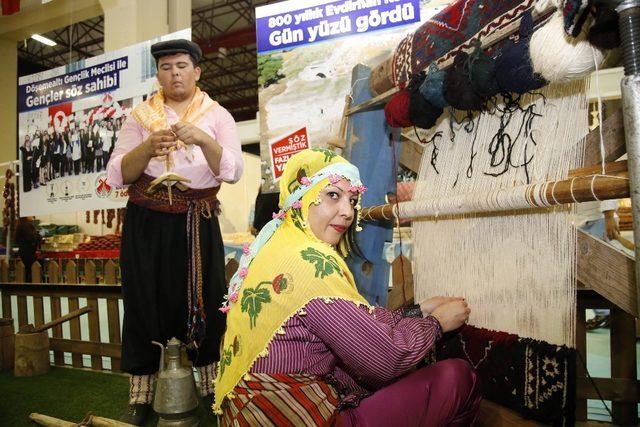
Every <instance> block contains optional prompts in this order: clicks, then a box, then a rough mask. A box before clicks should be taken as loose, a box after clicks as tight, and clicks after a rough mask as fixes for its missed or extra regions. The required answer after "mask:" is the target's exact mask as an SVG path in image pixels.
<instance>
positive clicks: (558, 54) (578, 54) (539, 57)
mask: <svg viewBox="0 0 640 427" xmlns="http://www.w3.org/2000/svg"><path fill="white" fill-rule="evenodd" d="M587 27H588V25H586V24H585V25H584V26H583V30H582V32H581V33H580V35H579V36H578V37H576V38H572V37H569V36H568V35H567V34H566V33H565V31H564V23H563V18H562V13H561V12H559V11H557V12H555V13H554V14H553V16H552V17H551V19H549V21H548V22H547V23H546V24H545V25H544V26H542V27H541V28H540V29H538V30H536V31H535V32H534V33H533V35H532V36H531V43H530V45H529V55H530V57H531V63H532V64H533V70H534V71H535V72H536V73H539V74H541V75H542V77H544V78H545V79H547V80H548V81H549V82H550V83H564V82H568V81H570V80H575V79H579V78H582V77H585V76H587V75H589V74H590V73H591V72H592V71H594V70H595V63H594V62H597V63H598V64H602V61H603V60H604V57H605V54H604V52H602V51H601V50H600V49H593V51H592V49H591V44H589V42H588V41H587V37H586V36H587ZM594 59H595V61H594Z"/></svg>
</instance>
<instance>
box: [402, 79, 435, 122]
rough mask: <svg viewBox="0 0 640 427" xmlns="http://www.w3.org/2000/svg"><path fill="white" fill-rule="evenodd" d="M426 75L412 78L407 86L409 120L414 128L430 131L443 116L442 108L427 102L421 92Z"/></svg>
mask: <svg viewBox="0 0 640 427" xmlns="http://www.w3.org/2000/svg"><path fill="white" fill-rule="evenodd" d="M425 80H426V75H425V74H424V73H420V74H418V75H415V76H413V77H412V79H411V81H410V82H409V84H408V85H407V91H408V92H409V94H410V96H409V120H411V123H412V124H413V125H414V126H417V127H420V128H423V129H429V128H430V127H432V126H433V125H435V124H436V121H438V117H440V115H441V114H442V108H440V107H437V106H435V105H433V104H431V103H430V102H429V101H427V100H426V99H425V98H424V97H423V96H422V93H421V92H420V89H421V88H422V86H423V83H424V81H425Z"/></svg>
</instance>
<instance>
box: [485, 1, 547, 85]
mask: <svg viewBox="0 0 640 427" xmlns="http://www.w3.org/2000/svg"><path fill="white" fill-rule="evenodd" d="M532 29H533V18H532V17H531V13H525V14H523V15H522V20H521V21H520V40H518V42H514V41H513V40H509V42H508V43H506V44H505V46H504V48H503V49H502V51H501V52H500V55H498V57H497V58H496V80H497V82H498V86H500V89H502V90H503V91H505V92H515V93H527V92H530V91H532V90H536V89H540V88H541V87H543V86H544V85H545V84H546V83H547V82H546V81H545V79H544V77H542V76H541V75H540V74H537V73H535V72H534V71H533V65H532V64H531V58H530V57H529V37H530V36H529V35H530V34H531V31H532Z"/></svg>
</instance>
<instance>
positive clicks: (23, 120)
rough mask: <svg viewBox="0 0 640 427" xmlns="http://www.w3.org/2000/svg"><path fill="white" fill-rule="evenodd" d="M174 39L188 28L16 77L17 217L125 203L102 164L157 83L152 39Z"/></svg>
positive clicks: (124, 195)
mask: <svg viewBox="0 0 640 427" xmlns="http://www.w3.org/2000/svg"><path fill="white" fill-rule="evenodd" d="M176 38H187V39H190V38H191V30H190V29H187V30H183V31H179V32H176V33H173V34H168V35H166V36H163V37H160V38H157V39H153V40H148V41H146V42H142V43H138V44H135V45H133V46H129V47H126V48H124V49H120V50H117V51H114V52H109V53H105V54H103V55H99V56H95V57H93V58H90V59H86V60H83V61H79V62H75V63H73V64H69V65H67V66H63V67H58V68H54V69H51V70H47V71H43V72H41V73H37V74H32V75H29V76H24V77H20V79H19V81H18V151H19V160H20V216H31V215H46V214H52V213H60V212H77V211H87V210H96V209H112V208H120V207H124V206H125V205H126V203H127V199H128V197H127V191H126V189H115V188H112V187H111V186H110V185H109V184H107V182H106V167H107V162H108V161H109V158H110V156H111V153H112V151H113V148H114V146H115V143H116V141H117V139H118V135H119V133H120V128H121V127H122V124H123V123H124V121H125V119H126V117H127V116H128V114H129V113H130V112H131V110H132V109H133V107H135V106H136V105H137V104H138V103H140V102H142V101H144V100H145V99H146V98H147V97H148V96H149V95H151V94H152V93H154V92H155V91H156V90H157V89H158V85H157V81H156V78H155V75H156V66H155V61H154V59H153V57H152V56H151V52H150V47H151V45H152V44H153V43H155V42H157V41H160V40H169V39H176Z"/></svg>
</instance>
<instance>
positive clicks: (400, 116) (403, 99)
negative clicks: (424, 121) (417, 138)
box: [384, 89, 413, 128]
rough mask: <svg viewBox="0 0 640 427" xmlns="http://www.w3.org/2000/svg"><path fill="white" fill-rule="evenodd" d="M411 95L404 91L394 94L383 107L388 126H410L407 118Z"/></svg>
mask: <svg viewBox="0 0 640 427" xmlns="http://www.w3.org/2000/svg"><path fill="white" fill-rule="evenodd" d="M410 98H411V94H410V93H409V91H408V90H406V89H404V90H401V91H400V92H398V93H396V94H395V95H394V96H393V97H392V98H391V99H390V100H389V102H387V104H386V105H385V106H384V116H385V118H386V119H387V123H389V126H391V127H394V128H402V127H409V126H412V125H413V123H411V118H410V117H409V102H410Z"/></svg>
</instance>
